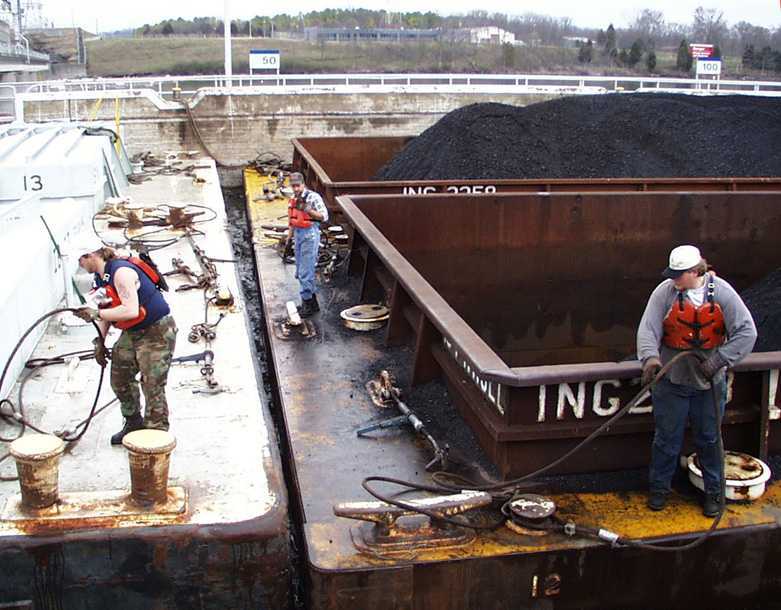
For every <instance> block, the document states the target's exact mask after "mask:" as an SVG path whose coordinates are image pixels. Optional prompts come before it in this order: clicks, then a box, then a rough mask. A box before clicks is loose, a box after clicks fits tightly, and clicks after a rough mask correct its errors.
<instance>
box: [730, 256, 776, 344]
mask: <svg viewBox="0 0 781 610" xmlns="http://www.w3.org/2000/svg"><path fill="white" fill-rule="evenodd" d="M740 296H741V298H742V299H743V302H744V303H745V304H746V307H748V309H749V311H750V312H751V315H752V316H753V318H754V323H755V324H756V325H757V342H756V344H755V345H754V351H755V352H775V351H779V350H781V268H779V269H776V270H775V271H773V272H771V273H769V274H768V275H766V276H765V277H763V278H762V279H761V280H759V281H758V282H757V283H756V284H754V285H753V286H751V287H749V288H747V289H746V290H744V291H743V292H742V293H741V295H740Z"/></svg>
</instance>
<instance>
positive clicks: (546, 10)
mask: <svg viewBox="0 0 781 610" xmlns="http://www.w3.org/2000/svg"><path fill="white" fill-rule="evenodd" d="M41 1H42V2H43V12H44V14H45V15H46V16H47V17H48V18H49V19H52V20H54V24H55V25H57V26H63V27H66V26H71V25H73V24H76V25H80V26H81V27H83V28H84V29H86V30H88V31H92V32H94V31H95V29H96V22H97V28H98V29H99V30H100V31H112V30H119V29H124V28H128V27H138V26H141V25H143V24H144V23H156V22H158V21H161V20H162V19H169V18H177V17H182V18H192V17H200V16H217V17H221V16H222V14H223V0H185V1H183V0H169V1H167V2H166V1H163V2H161V1H160V0H131V1H130V2H110V1H107V0H41ZM230 2H231V11H232V15H233V18H247V17H251V16H254V15H256V14H263V13H284V12H288V13H298V12H302V13H306V12H308V11H311V10H320V9H324V8H371V9H383V8H384V9H386V10H393V11H401V12H405V11H416V10H433V11H436V12H439V13H442V14H456V13H467V12H469V11H472V10H475V9H478V8H479V9H483V10H487V11H489V12H500V13H508V14H511V15H512V14H522V13H528V12H533V13H540V14H545V15H551V16H554V17H570V18H571V19H572V20H573V22H574V23H575V25H578V26H583V27H605V26H606V25H607V24H608V23H609V22H611V21H612V22H613V23H614V24H615V25H616V26H619V25H622V26H623V25H626V24H628V23H629V22H631V21H632V20H633V18H634V17H635V15H637V14H638V13H639V12H640V11H641V10H642V9H644V8H651V9H654V10H659V11H662V12H663V13H664V15H665V19H666V20H667V21H669V22H675V23H690V22H691V20H692V14H693V13H694V9H695V8H697V7H698V6H700V5H702V6H704V7H705V8H715V9H718V10H720V11H723V12H724V17H725V18H726V20H727V21H728V22H729V23H730V24H735V23H737V22H738V21H749V22H751V23H753V24H755V25H762V26H765V27H769V28H776V27H779V26H781V7H780V6H779V0H740V1H737V0H656V1H655V2H650V1H648V0H645V1H642V0H581V1H579V2H576V1H575V0H559V1H554V2H551V1H550V0H522V1H521V2H517V1H516V2H501V1H497V0H483V1H481V2H476V1H474V0H448V1H447V2H445V1H444V0H433V1H432V2H429V3H426V4H423V3H421V2H420V1H419V0H394V1H393V2H391V1H389V0H364V1H358V2H356V1H353V2H345V1H343V0H330V1H329V0H301V1H300V2H297V3H295V4H292V3H291V4H285V3H272V4H264V3H261V2H258V1H257V0H255V1H251V0H230ZM421 7H425V8H421Z"/></svg>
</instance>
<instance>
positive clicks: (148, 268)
mask: <svg viewBox="0 0 781 610" xmlns="http://www.w3.org/2000/svg"><path fill="white" fill-rule="evenodd" d="M124 260H126V261H127V262H128V263H130V264H131V265H133V266H134V267H135V268H136V269H140V270H141V271H143V272H144V274H146V276H147V277H148V278H149V279H150V280H151V281H152V283H153V284H154V285H155V286H157V287H158V288H161V287H162V286H164V285H165V280H164V279H163V277H162V276H161V275H160V274H159V273H158V271H157V269H155V268H154V267H153V266H152V265H150V264H148V263H147V262H146V261H144V260H141V259H140V258H137V257H135V256H131V257H129V258H127V259H124ZM103 288H104V289H105V291H106V298H107V301H108V302H106V303H104V304H101V305H99V307H100V309H113V308H114V307H119V306H120V305H122V299H120V298H119V294H118V293H117V289H116V288H114V286H113V285H112V284H106V285H105V286H104V287H103ZM166 288H167V286H166ZM145 319H146V307H144V306H143V305H141V304H140V303H139V305H138V315H137V316H136V317H135V318H132V319H130V320H121V321H119V322H113V324H114V326H116V327H117V328H120V329H122V330H127V329H128V328H133V327H134V326H136V325H138V324H141V322H143V321H144V320H145Z"/></svg>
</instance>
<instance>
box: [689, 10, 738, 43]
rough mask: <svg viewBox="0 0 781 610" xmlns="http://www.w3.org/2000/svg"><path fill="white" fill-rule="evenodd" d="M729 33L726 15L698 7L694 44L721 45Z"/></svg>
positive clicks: (693, 34) (695, 15)
mask: <svg viewBox="0 0 781 610" xmlns="http://www.w3.org/2000/svg"><path fill="white" fill-rule="evenodd" d="M728 32H729V29H728V26H727V22H726V21H725V20H724V13H723V12H722V11H717V10H716V9H713V8H709V9H705V8H703V7H701V6H698V7H697V8H696V9H695V10H694V20H693V22H692V38H693V40H694V42H702V43H710V44H718V45H721V43H722V41H723V40H724V39H725V38H726V37H727V34H728Z"/></svg>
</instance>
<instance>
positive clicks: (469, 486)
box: [361, 351, 726, 552]
mask: <svg viewBox="0 0 781 610" xmlns="http://www.w3.org/2000/svg"><path fill="white" fill-rule="evenodd" d="M689 357H694V358H697V359H699V360H702V359H703V357H702V356H701V355H700V354H699V353H697V352H690V351H686V352H681V353H679V354H676V355H675V356H673V358H671V359H670V360H669V361H668V362H667V363H666V364H665V365H664V366H663V367H661V368H660V369H659V371H658V372H657V374H656V375H655V376H654V379H653V380H652V381H651V382H650V383H649V384H647V385H645V386H643V387H642V388H641V389H640V391H639V392H638V393H637V394H636V395H635V396H634V397H633V398H632V400H630V401H629V402H628V403H627V404H626V405H624V406H623V407H622V408H621V409H620V410H619V411H618V412H617V413H616V414H615V415H613V416H612V417H611V418H610V419H609V420H607V421H606V422H605V423H604V424H602V425H601V426H599V427H598V428H597V429H596V430H594V431H593V432H592V433H591V434H589V435H588V436H587V437H586V438H585V439H583V440H582V441H581V442H580V443H578V444H577V445H575V447H573V448H572V449H570V450H569V451H567V452H566V453H565V454H564V455H562V456H561V457H559V458H557V459H556V460H554V461H553V462H550V463H549V464H547V465H545V466H543V467H542V468H538V469H537V470H535V471H533V472H530V473H528V474H525V475H523V476H521V477H517V478H515V479H511V480H509V481H503V482H501V483H494V484H489V485H475V484H473V483H472V482H471V481H469V479H467V478H465V477H461V476H458V478H459V479H460V480H461V481H462V482H464V483H465V484H466V485H458V486H456V485H452V484H450V483H446V482H443V481H442V479H443V478H444V477H446V476H447V477H450V476H453V475H451V473H447V472H441V471H440V472H436V473H434V474H433V475H432V479H434V481H435V483H437V484H436V485H422V484H419V483H414V482H412V481H403V480H401V479H394V478H391V477H382V476H371V477H366V478H365V479H364V480H363V481H362V482H361V486H362V487H363V488H364V489H365V490H366V491H367V492H368V493H369V494H371V495H372V496H373V497H375V498H377V499H378V500H380V501H382V502H386V503H388V504H391V505H392V506H397V507H399V508H402V509H405V510H410V511H414V512H418V513H420V514H423V515H426V516H428V517H429V518H431V519H436V520H438V521H440V522H445V523H450V524H453V525H460V526H462V527H469V528H472V529H494V528H495V527H496V525H492V526H480V525H476V524H470V523H467V522H464V521H461V520H460V519H458V520H457V519H453V518H452V517H447V516H444V515H441V514H439V513H437V512H435V511H430V510H427V509H422V508H420V507H419V506H416V505H413V504H409V503H407V502H403V501H401V500H398V499H396V498H391V497H388V496H386V495H384V494H381V493H379V492H378V491H376V490H375V489H373V488H372V487H371V486H370V485H369V483H370V482H372V481H377V482H383V483H390V484H393V485H399V486H402V487H406V488H407V489H410V490H417V491H428V492H432V493H453V492H460V491H464V490H471V491H486V492H497V491H502V490H504V493H502V494H492V496H493V497H494V500H499V499H501V500H504V504H503V505H502V512H503V513H504V514H508V512H507V507H508V505H509V503H510V502H511V501H512V499H513V497H514V496H515V495H516V494H517V493H519V492H520V491H521V490H522V484H523V483H525V482H526V481H529V480H530V479H533V478H536V477H538V476H540V475H542V474H544V473H546V472H548V471H549V470H551V469H553V468H555V467H556V466H558V465H559V464H561V463H562V462H564V461H565V460H566V459H568V458H569V457H571V456H572V455H573V454H575V453H576V452H577V451H579V450H580V449H582V448H583V447H585V446H586V445H588V444H589V443H591V442H592V441H593V440H594V439H595V438H597V437H598V436H599V435H600V434H602V432H604V431H605V430H606V429H607V428H609V427H610V426H612V425H613V424H614V423H615V422H617V421H618V420H619V419H621V418H622V417H624V415H626V414H627V413H628V412H629V411H630V409H632V408H633V407H634V406H635V405H636V404H637V403H638V402H639V401H640V399H641V398H642V397H643V396H644V395H645V393H646V392H647V391H648V390H650V389H651V388H652V387H653V386H654V384H656V382H657V381H659V380H660V379H662V378H663V377H664V376H665V375H667V373H668V372H669V370H670V369H671V368H672V366H673V365H674V364H675V363H676V362H678V361H679V360H681V359H683V358H689ZM711 391H712V393H713V406H714V409H715V411H716V426H717V429H718V431H719V434H718V446H719V454H720V455H721V456H722V459H721V460H720V475H721V496H720V498H719V512H718V514H717V515H716V517H715V518H714V520H713V523H712V524H711V526H710V528H709V529H708V530H707V531H706V532H704V533H703V534H702V535H700V536H699V537H698V538H696V539H695V540H694V541H692V542H689V543H687V544H684V545H676V546H663V545H659V544H653V543H650V542H645V541H642V540H635V539H630V538H624V537H621V536H617V537H616V540H615V541H614V542H613V546H619V547H620V546H624V547H640V548H645V549H649V550H654V551H666V552H671V551H683V550H689V549H692V548H695V547H697V546H699V545H701V544H702V543H703V542H704V541H705V540H706V539H707V538H708V537H709V536H710V535H711V534H713V532H714V531H716V528H717V527H718V525H719V522H720V521H721V517H722V515H723V514H724V508H725V503H726V477H725V474H724V460H723V455H724V442H723V439H722V436H721V423H722V417H721V410H720V409H719V401H718V400H717V395H716V389H715V387H714V386H713V384H711ZM508 488H513V489H512V490H508ZM508 492H509V493H508ZM564 525H565V524H559V525H550V524H549V525H545V526H541V527H540V529H562V527H564ZM566 525H569V526H570V527H572V528H574V530H573V533H576V532H581V533H584V534H586V535H589V536H590V537H595V538H598V539H600V540H604V538H602V537H601V536H600V533H602V532H601V530H599V529H595V528H589V527H584V526H577V525H575V524H571V525H570V524H566ZM524 527H526V524H524Z"/></svg>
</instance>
